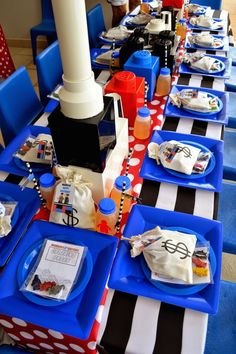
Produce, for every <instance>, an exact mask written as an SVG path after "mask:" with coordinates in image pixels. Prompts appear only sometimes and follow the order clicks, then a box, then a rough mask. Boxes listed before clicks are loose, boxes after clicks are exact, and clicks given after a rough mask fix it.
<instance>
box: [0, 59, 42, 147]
mask: <svg viewBox="0 0 236 354" xmlns="http://www.w3.org/2000/svg"><path fill="white" fill-rule="evenodd" d="M42 111H43V105H42V103H41V102H40V100H39V98H38V96H37V94H36V92H35V90H34V86H33V84H32V82H31V79H30V77H29V74H28V72H27V70H26V68H25V67H24V66H21V67H20V68H19V69H17V70H16V71H15V72H14V73H13V74H12V75H11V76H9V77H8V78H7V79H6V80H4V81H3V82H2V83H1V84H0V126H1V131H2V135H3V139H4V142H5V145H7V144H8V143H9V142H10V141H11V140H12V139H13V138H14V137H15V136H16V135H17V134H18V133H19V132H20V131H21V129H23V128H24V127H25V126H26V125H28V124H30V123H31V122H32V121H33V120H34V118H36V117H37V116H39V115H40V113H41V112H42Z"/></svg>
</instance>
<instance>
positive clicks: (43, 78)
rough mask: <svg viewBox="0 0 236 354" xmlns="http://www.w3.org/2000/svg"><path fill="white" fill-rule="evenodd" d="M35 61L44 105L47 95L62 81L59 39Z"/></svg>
mask: <svg viewBox="0 0 236 354" xmlns="http://www.w3.org/2000/svg"><path fill="white" fill-rule="evenodd" d="M35 62H36V69H37V75H38V86H39V94H40V99H41V102H42V103H43V105H46V104H47V102H48V98H47V95H48V94H50V93H51V92H52V91H53V89H54V88H55V87H56V85H57V84H61V83H62V74H63V69H62V62H61V55H60V49H59V44H58V41H55V42H54V43H52V44H51V45H50V46H49V47H47V48H46V49H44V50H43V51H42V52H41V53H40V54H39V55H37V57H36V59H35Z"/></svg>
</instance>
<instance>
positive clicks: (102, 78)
mask: <svg viewBox="0 0 236 354" xmlns="http://www.w3.org/2000/svg"><path fill="white" fill-rule="evenodd" d="M110 76H111V74H110V71H109V70H102V72H101V73H100V74H99V75H98V77H97V79H96V82H97V83H98V84H101V85H102V86H104V85H105V84H106V83H107V80H108V79H109V77H110Z"/></svg>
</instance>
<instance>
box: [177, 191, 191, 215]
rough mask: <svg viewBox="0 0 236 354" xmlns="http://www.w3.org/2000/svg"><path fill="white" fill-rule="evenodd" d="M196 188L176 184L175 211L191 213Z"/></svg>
mask: <svg viewBox="0 0 236 354" xmlns="http://www.w3.org/2000/svg"><path fill="white" fill-rule="evenodd" d="M195 194H196V189H193V188H186V187H181V186H178V191H177V197H176V203H175V211H179V212H181V213H186V214H193V211H194V205H195Z"/></svg>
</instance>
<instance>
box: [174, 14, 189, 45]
mask: <svg viewBox="0 0 236 354" xmlns="http://www.w3.org/2000/svg"><path fill="white" fill-rule="evenodd" d="M186 32H187V25H186V19H185V18H181V19H180V20H179V23H177V26H176V35H177V36H180V37H181V40H183V39H185V38H186Z"/></svg>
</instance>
